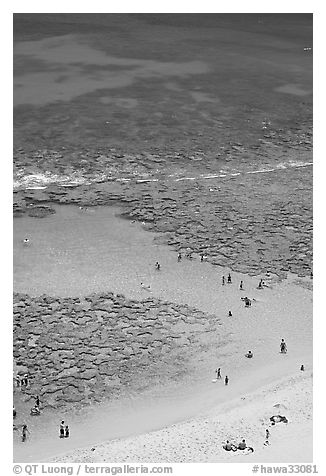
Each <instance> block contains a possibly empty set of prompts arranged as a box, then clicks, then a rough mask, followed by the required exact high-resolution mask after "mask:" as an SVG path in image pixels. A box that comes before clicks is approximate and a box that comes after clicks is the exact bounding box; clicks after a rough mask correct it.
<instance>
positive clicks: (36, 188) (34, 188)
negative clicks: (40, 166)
mask: <svg viewBox="0 0 326 476" xmlns="http://www.w3.org/2000/svg"><path fill="white" fill-rule="evenodd" d="M44 188H47V187H46V185H44V186H39V187H37V186H35V187H26V190H43V189H44Z"/></svg>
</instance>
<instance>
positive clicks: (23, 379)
mask: <svg viewBox="0 0 326 476" xmlns="http://www.w3.org/2000/svg"><path fill="white" fill-rule="evenodd" d="M15 381H16V387H17V388H23V387H25V388H26V387H28V384H29V379H28V374H24V375H23V376H21V375H20V374H19V373H18V372H17V374H16V376H15Z"/></svg>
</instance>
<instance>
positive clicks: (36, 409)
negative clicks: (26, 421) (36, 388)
mask: <svg viewBox="0 0 326 476" xmlns="http://www.w3.org/2000/svg"><path fill="white" fill-rule="evenodd" d="M40 414H41V411H40V409H39V407H38V406H37V405H36V404H35V406H34V407H33V408H31V415H32V416H37V415H40Z"/></svg>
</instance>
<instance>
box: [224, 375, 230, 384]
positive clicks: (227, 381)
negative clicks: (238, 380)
mask: <svg viewBox="0 0 326 476" xmlns="http://www.w3.org/2000/svg"><path fill="white" fill-rule="evenodd" d="M224 383H225V385H229V377H228V376H227V375H226V376H225V379H224Z"/></svg>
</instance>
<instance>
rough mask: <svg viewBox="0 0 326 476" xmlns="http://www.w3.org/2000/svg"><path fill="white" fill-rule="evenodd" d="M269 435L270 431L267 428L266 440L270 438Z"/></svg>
mask: <svg viewBox="0 0 326 476" xmlns="http://www.w3.org/2000/svg"><path fill="white" fill-rule="evenodd" d="M269 437H270V432H269V429H268V428H267V429H266V441H268V440H269Z"/></svg>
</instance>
